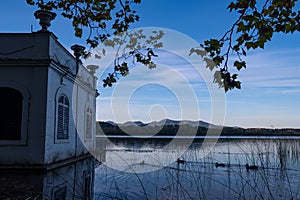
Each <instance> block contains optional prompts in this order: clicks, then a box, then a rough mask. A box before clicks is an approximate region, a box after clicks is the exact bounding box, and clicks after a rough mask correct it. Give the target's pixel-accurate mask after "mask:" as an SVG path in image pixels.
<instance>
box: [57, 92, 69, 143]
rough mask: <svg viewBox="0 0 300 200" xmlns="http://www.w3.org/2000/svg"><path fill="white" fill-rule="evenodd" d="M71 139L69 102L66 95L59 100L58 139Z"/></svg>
mask: <svg viewBox="0 0 300 200" xmlns="http://www.w3.org/2000/svg"><path fill="white" fill-rule="evenodd" d="M68 138H69V100H68V98H67V97H66V96H65V95H61V96H60V97H59V99H58V109H57V139H68Z"/></svg>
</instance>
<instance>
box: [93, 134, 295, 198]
mask: <svg viewBox="0 0 300 200" xmlns="http://www.w3.org/2000/svg"><path fill="white" fill-rule="evenodd" d="M182 140H184V139H182ZM110 141H111V142H106V155H105V162H104V164H102V165H100V166H98V167H97V168H96V169H95V179H94V183H95V185H94V191H95V196H94V197H95V199H151V200H152V199H300V158H299V155H300V138H299V137H294V138H293V137H286V138H283V137H281V138H277V137H271V138H267V137H247V138H246V137H235V138H232V137H229V138H226V137H224V138H221V139H219V140H218V142H217V143H216V144H215V145H214V146H210V144H214V142H215V141H214V139H212V140H211V141H210V140H208V141H205V142H204V139H203V138H198V139H196V140H194V142H193V143H192V144H191V145H187V144H186V143H189V142H191V141H190V140H187V141H185V140H184V142H180V140H178V141H177V142H176V143H173V144H172V140H171V138H156V139H129V138H122V139H121V138H118V137H116V138H111V139H110ZM187 146H189V148H188V149H186V148H187ZM166 147H167V148H166ZM178 157H179V158H180V160H181V162H177V158H178ZM216 162H217V163H219V165H217V166H216V164H215V163H216ZM223 164H224V165H225V166H224V165H223ZM246 164H249V165H254V166H257V170H255V169H249V170H247V168H246V167H245V165H246Z"/></svg>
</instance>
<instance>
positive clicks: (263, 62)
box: [0, 0, 300, 127]
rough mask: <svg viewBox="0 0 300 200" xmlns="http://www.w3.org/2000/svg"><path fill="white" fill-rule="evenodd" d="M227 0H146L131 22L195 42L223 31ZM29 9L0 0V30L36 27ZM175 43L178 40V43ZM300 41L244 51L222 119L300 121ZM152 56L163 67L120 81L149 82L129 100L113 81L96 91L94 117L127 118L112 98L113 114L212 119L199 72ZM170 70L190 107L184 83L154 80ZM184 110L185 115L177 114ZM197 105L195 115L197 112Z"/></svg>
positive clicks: (59, 27)
mask: <svg viewBox="0 0 300 200" xmlns="http://www.w3.org/2000/svg"><path fill="white" fill-rule="evenodd" d="M187 2H188V3H187ZM228 3H229V1H216V0H215V1H208V0H203V1H199V0H189V1H186V2H184V3H183V1H178V0H174V1H162V0H144V1H143V2H142V3H141V5H140V6H138V7H137V11H138V13H139V15H140V17H141V19H140V21H139V22H138V23H136V24H135V25H134V26H133V28H142V27H161V28H167V29H171V30H174V31H177V32H179V33H181V34H184V35H186V36H187V37H189V38H191V39H192V40H194V41H196V42H199V43H200V42H202V41H203V40H206V39H209V38H218V37H220V36H222V34H223V33H224V32H225V31H226V30H227V29H228V28H229V27H230V25H231V24H232V22H233V21H234V19H235V15H234V14H231V13H229V12H228V11H227V9H226V7H227V4H228ZM34 11H35V8H34V7H30V6H28V5H26V3H25V0H10V1H5V3H2V5H1V12H0V16H1V17H0V32H30V30H31V25H32V27H33V30H34V31H35V30H38V29H39V25H38V22H37V20H35V19H34V17H33V12H34ZM50 29H51V31H53V32H54V33H55V34H56V35H57V36H58V38H59V41H60V42H61V43H62V44H63V45H65V46H66V47H67V48H68V47H70V46H71V45H73V44H74V43H79V44H84V40H83V39H78V38H75V37H73V35H72V34H73V29H72V27H71V23H70V22H69V21H67V20H65V19H62V18H61V17H60V16H58V17H57V18H56V19H55V20H54V21H53V23H52V26H51V28H50ZM174 42H177V43H179V45H181V44H180V41H174ZM299 44H300V34H299V33H294V34H289V35H283V34H276V35H274V38H273V40H272V42H270V43H268V44H267V45H266V46H265V49H263V50H257V51H252V52H250V53H249V55H248V56H247V58H246V61H247V64H248V65H247V69H245V70H242V71H241V72H240V75H239V79H240V80H241V82H242V89H241V90H234V91H230V92H228V93H226V95H225V98H226V99H225V100H226V102H225V110H226V116H225V119H224V123H225V125H232V126H242V127H270V126H271V125H272V126H275V127H300V45H299ZM158 59H159V60H158V61H159V63H160V64H161V66H162V67H161V68H160V69H156V71H153V70H145V71H143V69H140V70H141V71H139V68H137V72H136V74H135V73H133V74H131V75H132V76H128V77H126V78H125V79H124V80H123V79H122V80H121V81H124V84H125V86H126V84H127V85H134V84H136V81H137V80H139V79H143V80H146V79H147V80H148V84H145V85H144V86H142V87H139V88H138V89H136V90H135V92H134V93H133V94H132V95H131V97H130V98H129V103H128V101H126V102H124V101H123V99H122V98H123V97H121V96H118V95H116V92H115V91H117V90H116V87H114V88H105V89H103V88H100V89H99V90H100V93H101V96H100V97H99V98H98V99H97V102H98V107H97V118H98V120H105V121H106V120H114V121H126V118H122V119H121V118H120V119H116V116H114V115H112V113H111V110H112V109H111V103H112V102H115V103H116V102H117V104H119V105H121V106H120V107H117V108H118V109H117V111H116V113H115V115H117V116H122V113H121V111H122V112H127V108H128V110H129V112H130V116H131V119H132V120H141V121H149V120H159V119H160V118H164V117H168V118H172V119H180V118H182V117H183V116H184V118H185V119H191V120H195V118H196V117H197V116H198V114H199V113H200V114H199V116H198V117H199V118H200V119H202V120H205V121H208V122H210V121H212V120H211V117H212V113H211V107H212V103H211V102H210V100H211V99H210V98H209V97H210V94H209V92H208V90H207V86H206V85H205V84H204V82H203V79H201V76H199V75H197V73H194V72H193V69H192V68H190V67H189V66H190V65H189V63H188V62H186V60H184V59H183V58H181V57H178V56H177V57H176V56H174V55H170V54H167V53H163V52H162V53H161V55H160V56H159V58H158ZM172 69H174V70H173V71H172ZM168 70H171V73H175V74H179V76H178V77H179V79H180V77H183V79H182V80H183V81H182V82H184V81H187V82H188V83H189V84H190V85H191V88H192V90H193V92H191V95H192V96H193V95H195V96H193V97H195V98H196V99H197V102H196V103H197V105H198V106H196V107H193V106H195V105H194V104H195V101H193V102H192V101H191V102H190V104H189V103H187V104H186V105H185V106H184V107H181V108H180V106H181V105H180V98H179V100H178V96H179V95H178V94H176V92H178V93H180V92H181V90H177V89H178V88H183V89H184V87H183V86H184V85H180V84H175V82H174V84H173V85H172V84H171V85H164V84H165V83H166V82H164V84H157V82H159V81H160V80H167V82H168V83H173V82H172V81H174V79H175V78H174V77H176V75H175V76H170V71H168ZM172 78H173V79H172ZM150 79H151V80H152V81H150ZM125 81H127V82H125ZM159 83H160V82H159ZM176 83H178V78H177V82H176ZM99 84H101V83H99ZM114 92H115V93H114ZM192 93H193V94H192ZM180 94H181V93H180ZM112 96H113V98H115V99H114V100H112V98H111V97H112ZM182 98H183V97H182ZM188 98H189V96H188ZM188 98H186V97H185V99H188ZM118 99H120V101H118ZM185 102H186V101H185ZM122 103H124V104H122ZM125 104H127V107H126V109H125V106H124V105H125ZM188 105H190V107H189V106H188ZM182 109H184V112H185V113H188V115H183V114H182ZM197 109H198V110H199V113H198V112H196V110H197ZM118 112H120V113H118ZM189 114H191V115H189ZM192 114H194V115H192ZM117 118H119V117H117Z"/></svg>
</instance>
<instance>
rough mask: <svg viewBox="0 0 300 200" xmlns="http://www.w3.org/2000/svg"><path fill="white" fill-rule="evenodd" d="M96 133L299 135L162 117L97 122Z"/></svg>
mask: <svg viewBox="0 0 300 200" xmlns="http://www.w3.org/2000/svg"><path fill="white" fill-rule="evenodd" d="M98 124H99V126H97V134H98V135H99V134H100V135H101V134H106V135H128V134H127V133H135V134H136V135H143V136H148V135H152V134H153V133H156V134H155V135H165V136H172V135H176V134H177V133H178V130H179V128H180V130H181V131H183V132H184V133H185V134H186V135H195V131H196V132H197V133H196V134H197V135H199V136H205V135H206V134H207V130H208V128H209V129H211V130H216V131H215V133H216V134H219V131H217V130H220V129H222V133H221V134H222V135H228V136H229V135H241V136H248V135H249V136H273V135H274V136H278V135H281V136H288V135H292V136H293V135H300V129H288V128H286V129H264V128H247V129H245V128H241V127H237V126H234V127H222V126H218V125H214V124H210V123H208V122H204V121H201V120H200V121H190V120H181V121H180V120H171V119H164V120H161V121H154V122H150V123H144V122H141V121H129V122H125V123H120V124H118V123H115V122H112V121H107V122H98Z"/></svg>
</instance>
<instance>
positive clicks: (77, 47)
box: [71, 44, 85, 60]
mask: <svg viewBox="0 0 300 200" xmlns="http://www.w3.org/2000/svg"><path fill="white" fill-rule="evenodd" d="M71 49H72V50H73V52H74V56H75V57H76V60H79V59H80V57H81V56H82V55H83V53H84V50H85V47H84V46H80V45H78V44H75V45H73V46H71Z"/></svg>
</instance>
